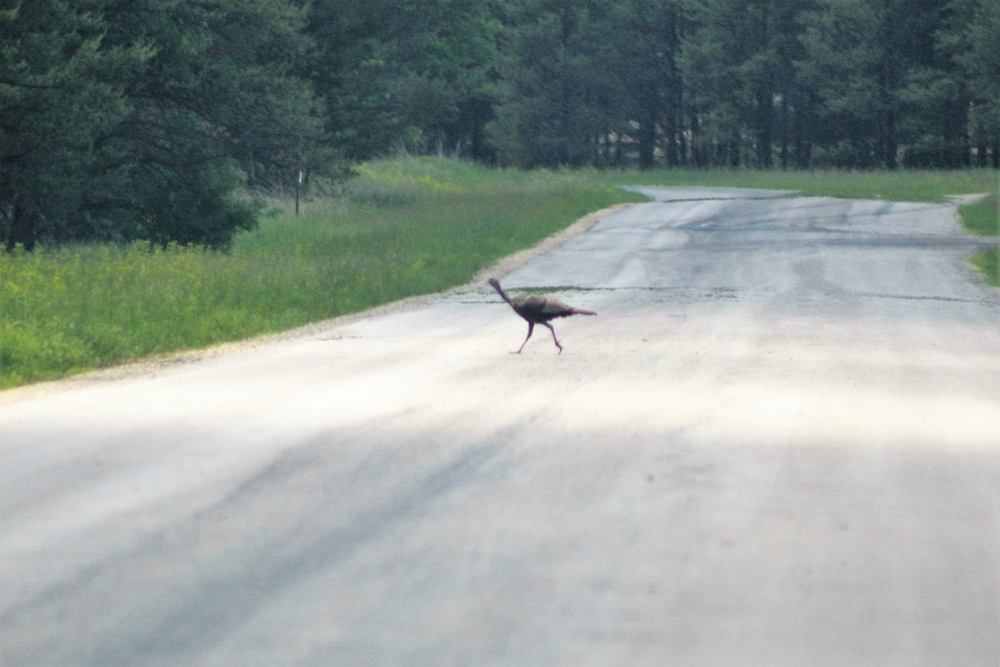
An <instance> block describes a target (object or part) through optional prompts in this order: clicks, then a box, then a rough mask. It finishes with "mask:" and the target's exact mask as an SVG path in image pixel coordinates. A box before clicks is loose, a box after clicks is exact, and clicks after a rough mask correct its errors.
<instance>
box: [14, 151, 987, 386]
mask: <svg viewBox="0 0 1000 667" xmlns="http://www.w3.org/2000/svg"><path fill="white" fill-rule="evenodd" d="M995 179H996V175H995V172H977V171H970V172H944V173H938V172H899V173H884V172H883V173H857V172H853V173H852V172H806V173H786V172H755V171H721V170H719V171H693V170H691V171H652V172H637V171H605V172H598V171H589V170H587V171H533V172H521V171H515V170H491V169H487V168H484V167H479V166H475V165H470V164H465V163H459V162H455V161H449V160H441V159H430V158H428V159H398V160H385V161H376V162H371V163H367V164H365V165H364V166H363V167H362V168H361V169H360V176H359V177H358V178H357V179H355V180H353V181H351V182H350V183H349V185H348V186H347V188H346V191H345V192H344V193H343V195H342V196H338V197H317V198H315V199H311V200H310V199H307V200H305V201H304V202H303V204H302V211H303V215H302V216H300V217H295V216H293V215H292V214H291V204H290V202H287V201H282V202H274V205H275V207H276V208H277V209H278V213H277V214H276V215H275V216H273V217H271V218H268V219H265V220H264V221H262V223H261V226H260V228H259V229H258V230H256V231H254V232H249V233H245V234H242V235H240V236H238V237H237V238H236V239H235V242H234V244H233V248H232V250H231V252H229V253H225V254H221V253H213V252H210V251H206V250H204V249H201V248H181V247H177V246H172V247H169V248H166V249H155V248H151V247H150V246H149V245H148V244H136V245H133V246H130V247H127V248H116V247H89V246H87V247H73V248H62V249H49V250H46V249H41V250H38V251H36V252H33V253H24V252H15V253H12V254H6V253H0V388H2V387H11V386H16V385H20V384H26V383H30V382H36V381H39V380H45V379H51V378H57V377H62V376H65V375H69V374H72V373H76V372H80V371H84V370H89V369H93V368H97V367H102V366H109V365H113V364H117V363H121V362H124V361H128V360H132V359H136V358H141V357H146V356H149V355H156V354H164V353H169V352H174V351H177V350H182V349H190V348H197V347H203V346H206V345H211V344H214V343H219V342H223V341H227V340H234V339H240V338H246V337H250V336H254V335H258V334H264V333H270V332H276V331H281V330H286V329H289V328H293V327H296V326H299V325H302V324H306V323H309V322H314V321H317V320H322V319H325V318H329V317H334V316H337V315H343V314H347V313H351V312H357V311H359V310H363V309H365V308H369V307H372V306H376V305H379V304H383V303H387V302H390V301H393V300H396V299H400V298H404V297H407V296H412V295H417V294H426V293H431V292H436V291H439V290H442V289H446V288H448V287H451V286H454V285H456V284H461V283H463V282H465V281H467V280H469V279H471V278H472V277H473V276H474V275H475V274H476V273H477V272H478V271H479V270H481V269H482V268H484V267H485V266H488V265H489V264H491V263H493V262H494V261H496V260H497V259H499V258H501V257H504V256H506V255H508V254H511V253H513V252H516V251H518V250H521V249H523V248H526V247H529V246H531V245H533V244H534V243H536V242H538V241H540V240H541V239H543V238H545V237H547V236H549V235H551V234H553V233H555V232H557V231H559V230H561V229H563V228H565V227H566V226H568V225H569V224H570V223H572V222H573V221H574V220H576V219H578V218H580V217H582V216H583V215H585V214H587V213H589V212H591V211H594V210H597V209H600V208H603V207H605V206H609V205H611V204H614V203H619V202H624V201H640V200H641V197H639V196H638V195H635V194H631V193H627V192H623V191H621V190H620V189H618V187H617V186H618V185H620V184H659V185H724V186H736V187H757V188H772V189H787V190H799V191H801V192H803V193H805V194H811V195H830V196H841V197H873V198H875V197H877V198H885V199H896V200H918V201H937V200H940V199H942V198H943V197H945V196H946V195H948V194H963V193H970V192H992V191H993V190H994V188H995V182H996V180H995ZM994 206H995V200H994ZM994 210H995V209H994ZM984 261H990V260H989V258H987V259H986V260H984ZM992 261H993V262H994V264H993V266H994V269H990V268H989V266H987V267H986V268H984V271H986V272H989V271H990V270H992V271H993V275H995V274H996V271H995V261H996V257H995V254H994V256H993V259H992Z"/></svg>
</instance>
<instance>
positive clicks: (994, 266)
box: [959, 192, 1000, 287]
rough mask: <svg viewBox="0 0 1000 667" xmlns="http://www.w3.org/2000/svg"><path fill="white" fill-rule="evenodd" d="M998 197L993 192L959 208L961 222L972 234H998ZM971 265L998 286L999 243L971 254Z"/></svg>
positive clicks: (999, 279) (999, 234) (999, 267)
mask: <svg viewBox="0 0 1000 667" xmlns="http://www.w3.org/2000/svg"><path fill="white" fill-rule="evenodd" d="M998 202H1000V199H998V197H997V193H996V192H994V193H992V194H990V195H989V196H988V197H985V198H983V199H981V200H979V201H978V202H976V203H974V204H969V205H968V206H963V207H961V208H960V209H959V214H960V215H961V216H962V224H963V225H965V227H966V229H968V230H969V231H971V232H972V233H973V234H980V235H982V236H1000V206H998ZM970 261H971V262H972V265H973V266H975V267H976V268H977V269H979V272H980V273H981V274H982V275H983V278H984V279H985V280H986V281H987V282H988V283H990V284H991V285H996V286H997V287H1000V245H997V246H996V247H995V248H991V249H989V250H984V251H983V252H980V253H977V254H976V255H973V256H972V258H971V260H970Z"/></svg>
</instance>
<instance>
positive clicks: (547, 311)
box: [487, 278, 597, 354]
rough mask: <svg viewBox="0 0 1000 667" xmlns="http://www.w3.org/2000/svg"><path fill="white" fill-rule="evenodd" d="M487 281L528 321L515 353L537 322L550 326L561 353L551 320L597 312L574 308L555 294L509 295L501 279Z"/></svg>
mask: <svg viewBox="0 0 1000 667" xmlns="http://www.w3.org/2000/svg"><path fill="white" fill-rule="evenodd" d="M487 282H488V283H489V284H490V285H492V286H493V289H495V290H496V291H497V293H498V294H499V295H500V296H501V298H503V300H504V301H506V302H507V303H509V304H510V307H511V308H513V309H514V312H515V313H517V314H518V315H520V316H521V317H523V318H524V319H525V321H527V323H528V335H527V337H526V338H525V339H524V342H523V343H521V347H519V348H517V352H515V353H514V354H520V353H521V350H523V349H524V346H525V345H526V344H527V343H528V338H531V334H532V333H533V332H534V330H535V325H536V324H541V325H542V326H545V327H548V328H549V331H551V332H552V340H553V341H554V342H555V344H556V347H558V348H559V353H560V354H562V350H563V348H562V345H560V344H559V339H558V338H556V330H555V329H553V328H552V325H551V324H549V320H553V319H555V318H557V317H569V316H570V315H596V314H597V313H595V312H594V311H592V310H581V309H579V308H573V307H572V306H569V305H567V304H565V303H563V302H562V301H560V300H559V299H557V298H555V297H553V296H543V295H541V294H528V295H520V294H519V295H516V296H508V295H507V293H506V292H504V291H503V288H502V287H500V281H499V280H497V279H496V278H490V279H489V280H488V281H487Z"/></svg>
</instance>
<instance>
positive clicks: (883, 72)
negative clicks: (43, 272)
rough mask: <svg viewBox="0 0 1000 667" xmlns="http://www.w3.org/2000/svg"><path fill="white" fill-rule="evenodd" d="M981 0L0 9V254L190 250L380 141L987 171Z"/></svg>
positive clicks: (993, 6)
mask: <svg viewBox="0 0 1000 667" xmlns="http://www.w3.org/2000/svg"><path fill="white" fill-rule="evenodd" d="M998 43H1000V2H997V0H32V1H30V2H28V1H27V0H22V1H20V2H18V1H17V0H0V242H2V243H3V244H4V245H5V246H6V247H7V249H8V250H11V249H13V248H14V247H15V245H17V244H20V245H22V246H24V247H25V248H27V249H31V248H32V247H33V246H34V245H35V244H36V243H37V242H39V241H43V242H45V243H62V242H72V241H92V240H97V241H112V242H128V241H131V240H136V239H148V240H150V241H152V242H154V243H157V244H165V243H169V242H178V243H198V244H204V245H207V246H210V247H215V248H224V247H225V246H226V245H227V244H228V243H229V241H230V240H231V238H232V236H233V234H234V233H235V232H236V231H237V230H240V229H250V228H252V227H253V226H254V225H255V222H256V219H257V216H258V214H259V206H258V204H255V203H254V202H253V200H252V198H249V197H246V196H245V194H244V193H246V192H247V191H253V190H254V189H259V190H266V189H274V188H290V187H294V184H295V183H296V182H298V181H299V180H300V179H302V178H307V179H308V178H309V177H314V178H315V176H316V175H328V176H330V175H332V176H343V175H344V174H346V173H347V170H348V169H349V165H350V164H352V163H354V162H357V161H361V160H365V159H368V158H371V157H374V156H379V155H385V154H389V153H392V152H394V151H399V150H405V151H409V152H438V153H445V154H448V155H455V156H459V157H464V158H469V159H475V160H480V161H484V162H488V163H490V164H496V165H504V166H517V167H523V168H532V167H551V166H563V165H565V166H573V167H579V166H598V167H603V166H638V167H641V168H651V167H668V168H670V167H695V168H702V167H720V166H721V167H749V168H762V169H767V168H781V169H809V168H820V167H822V168H826V167H829V168H850V169H875V168H882V169H896V168H967V167H994V168H995V167H998V166H1000V49H998V48H997V44H998Z"/></svg>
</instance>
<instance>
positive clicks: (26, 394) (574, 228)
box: [0, 204, 635, 405]
mask: <svg viewBox="0 0 1000 667" xmlns="http://www.w3.org/2000/svg"><path fill="white" fill-rule="evenodd" d="M634 205H635V204H617V205H615V206H610V207H608V208H604V209H601V210H599V211H594V212H593V213H590V214H588V215H586V216H584V217H582V218H580V219H579V220H577V221H576V222H574V223H573V224H572V225H570V226H569V227H567V228H566V229H564V230H563V231H561V232H558V233H557V234H553V235H552V236H550V237H548V238H546V239H544V240H542V241H541V242H540V243H538V244H536V245H534V246H532V247H531V248H527V249H525V250H522V251H520V252H516V253H514V254H513V255H508V256H507V257H504V258H502V259H501V260H499V261H497V262H496V263H494V264H493V265H491V266H489V267H487V268H485V269H483V270H482V271H480V272H479V273H477V274H476V276H475V277H474V278H473V279H472V280H470V281H469V282H467V283H465V284H462V285H457V286H455V287H452V288H451V289H448V290H445V291H443V292H436V293H433V294H422V295H420V296H412V297H407V298H405V299H400V300H399V301H393V302H391V303H387V304H384V305H382V306H376V307H375V308H370V309H368V310H363V311H360V312H357V313H351V314H349V315H341V316H339V317H334V318H331V319H328V320H321V321H319V322H313V323H311V324H306V325H303V326H301V327H297V328H295V329H290V330H288V331H282V332H280V333H275V334H265V335H262V336H255V337H253V338H246V339H243V340H237V341H230V342H227V343H219V344H218V345H211V346H209V347H203V348H197V349H192V350H182V351H180V352H170V353H167V354H165V355H163V356H154V357H144V358H142V359H138V360H136V361H129V362H124V363H122V364H119V365H116V366H111V367H108V368H101V369H98V370H92V371H85V372H83V373H80V374H79V375H71V376H68V377H65V378H59V379H56V380H48V381H43V382H38V383H34V384H28V385H24V386H21V387H12V388H10V389H4V390H0V405H4V404H9V403H15V402H20V401H24V400H29V399H31V398H35V397H38V396H42V395H46V394H51V393H55V392H58V391H66V390H70V389H73V388H74V387H79V386H84V385H89V384H93V383H96V382H111V381H114V380H119V379H122V378H131V377H141V376H143V375H151V374H154V373H155V372H156V371H159V370H163V369H165V368H171V367H173V366H176V365H178V364H189V363H194V362H197V361H201V360H203V359H210V358H214V357H219V356H223V355H228V354H233V353H237V352H242V351H245V350H251V349H254V348H256V347H260V346H263V345H269V344H273V343H278V342H282V341H287V340H295V339H298V338H308V337H310V336H314V335H316V334H317V333H320V332H323V331H327V330H329V329H332V328H335V327H338V326H343V325H345V324H349V323H351V322H356V321H358V320H364V319H370V318H373V317H378V316H380V315H383V314H385V313H389V312H392V311H395V310H399V309H402V308H409V307H412V306H414V305H419V304H421V303H428V302H430V301H431V300H433V299H436V298H439V297H440V296H442V295H451V294H462V293H466V292H474V291H477V290H479V289H480V288H482V287H483V285H484V283H485V282H486V279H487V278H489V277H491V276H503V275H504V274H507V273H510V272H511V271H513V270H514V269H517V268H519V267H521V266H523V265H525V264H527V263H528V262H530V261H531V260H532V259H534V258H535V257H537V256H539V255H542V254H545V253H547V252H549V251H551V250H554V249H555V248H557V247H559V246H560V245H562V244H563V243H565V242H566V241H568V240H569V239H571V238H573V237H574V236H577V235H578V234H582V233H583V232H585V231H587V230H588V229H590V228H591V227H593V226H594V225H595V224H597V223H598V222H600V221H601V220H603V219H604V218H606V217H607V216H609V215H611V214H613V213H616V212H618V211H620V210H622V209H625V208H628V207H630V206H634Z"/></svg>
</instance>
